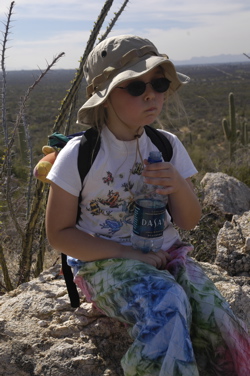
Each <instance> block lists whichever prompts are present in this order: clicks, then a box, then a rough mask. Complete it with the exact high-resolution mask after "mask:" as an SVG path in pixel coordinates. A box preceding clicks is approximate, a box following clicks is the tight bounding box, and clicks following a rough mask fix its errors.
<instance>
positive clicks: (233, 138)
mask: <svg viewBox="0 0 250 376" xmlns="http://www.w3.org/2000/svg"><path fill="white" fill-rule="evenodd" d="M228 99H229V121H228V120H227V119H226V118H224V119H223V120H222V127H223V131H224V135H225V138H226V140H227V141H228V142H229V154H230V160H231V161H232V160H233V158H234V154H235V151H236V147H237V144H236V142H237V138H238V133H239V132H238V131H237V128H236V116H235V105H234V95H233V93H230V94H229V96H228Z"/></svg>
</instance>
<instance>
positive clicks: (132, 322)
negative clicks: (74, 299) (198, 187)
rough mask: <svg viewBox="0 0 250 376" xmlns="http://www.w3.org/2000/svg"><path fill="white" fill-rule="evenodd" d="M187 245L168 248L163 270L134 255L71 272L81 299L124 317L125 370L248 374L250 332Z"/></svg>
mask: <svg viewBox="0 0 250 376" xmlns="http://www.w3.org/2000/svg"><path fill="white" fill-rule="evenodd" d="M191 249H192V247H190V246H186V245H182V246H178V247H172V248H171V249H170V250H168V252H169V253H170V254H171V255H172V257H173V260H172V261H171V262H170V263H169V264H168V268H167V269H168V270H164V271H163V270H157V269H156V268H154V267H153V266H150V265H148V264H145V263H142V262H140V261H136V260H127V259H108V260H100V261H95V262H88V263H86V264H84V265H83V266H81V267H80V269H79V271H78V273H77V274H76V277H75V282H76V284H77V285H78V286H79V287H80V288H81V290H82V291H83V293H84V295H85V296H86V298H87V299H88V301H91V302H93V303H94V304H95V305H96V306H97V307H98V308H99V309H101V310H102V311H103V312H104V313H105V314H106V315H107V316H110V317H114V318H117V319H118V320H120V321H121V322H124V323H126V324H127V328H128V331H129V334H130V336H131V337H132V338H133V344H132V345H131V346H130V348H129V349H128V351H127V353H126V354H125V355H124V357H123V359H122V362H121V364H122V368H123V371H124V375H125V376H156V375H157V376H197V375H200V376H210V375H211V376H213V375H216V376H217V375H221V376H222V375H223V376H236V375H237V376H249V375H250V337H249V335H248V333H247V329H246V328H245V326H244V324H243V322H242V321H241V320H239V319H238V318H237V317H235V315H234V313H233V312H232V310H231V309H230V307H229V304H228V303H227V302H226V300H225V299H224V298H223V297H222V295H221V294H220V292H219V291H218V290H217V288H216V287H215V285H214V284H213V282H212V281H211V280H210V279H209V278H208V277H207V276H206V274H205V273H204V272H203V270H202V268H201V267H200V266H199V265H198V264H197V263H196V262H195V261H194V260H193V259H192V258H190V257H189V256H187V254H188V252H189V251H190V250H191Z"/></svg>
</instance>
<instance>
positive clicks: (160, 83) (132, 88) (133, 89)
mask: <svg viewBox="0 0 250 376" xmlns="http://www.w3.org/2000/svg"><path fill="white" fill-rule="evenodd" d="M148 84H151V85H152V88H153V89H154V90H155V91H156V92H157V93H165V91H167V90H168V88H169V86H170V84H171V81H169V80H168V79H167V78H165V77H161V78H156V79H154V80H152V81H150V82H147V83H146V82H143V81H133V82H130V84H128V86H126V87H118V88H119V89H125V90H127V92H128V93H129V94H130V95H132V96H133V97H139V96H140V95H142V94H143V93H144V92H145V90H146V86H147V85H148Z"/></svg>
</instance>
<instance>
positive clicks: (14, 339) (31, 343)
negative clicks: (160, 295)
mask: <svg viewBox="0 0 250 376" xmlns="http://www.w3.org/2000/svg"><path fill="white" fill-rule="evenodd" d="M201 266H202V267H203V268H204V270H205V272H206V273H207V275H208V276H209V277H210V278H211V279H212V280H213V281H214V283H215V284H216V286H217V287H218V289H219V290H220V291H221V292H222V294H223V295H224V296H225V297H226V298H227V300H228V301H229V303H230V304H231V306H232V308H233V310H234V311H235V313H236V314H237V315H238V316H239V317H240V318H241V319H242V320H244V322H246V324H247V325H248V327H249V328H250V285H247V284H244V282H243V283H242V281H241V284H242V286H241V284H239V283H236V282H235V280H234V279H233V278H232V277H230V276H228V275H227V273H226V271H223V270H221V269H220V268H219V267H218V266H215V265H211V264H209V263H201ZM59 271H60V266H56V267H53V268H51V269H49V270H48V271H46V272H44V273H42V274H41V275H40V277H39V278H37V279H35V280H32V281H31V282H29V283H25V284H23V285H21V286H19V287H18V288H17V289H16V290H14V291H12V292H11V293H9V294H6V295H4V296H2V297H0V317H1V319H0V333H1V335H0V364H1V370H0V375H1V376H13V375H15V376H30V375H33V376H38V375H39V376H46V375H50V376H59V375H60V376H68V375H74V376H122V375H123V373H122V370H121V367H120V359H121V357H122V355H123V354H124V353H125V352H126V350H127V349H128V347H129V344H130V343H131V339H130V338H129V336H128V334H127V331H126V328H125V326H124V325H123V324H121V323H119V322H118V321H116V320H113V319H110V318H108V317H105V316H103V315H102V314H101V313H100V312H99V311H97V310H96V309H94V308H93V306H92V304H90V303H86V302H85V301H84V298H82V303H81V305H80V307H79V308H77V309H75V310H74V309H73V308H71V306H70V303H69V299H68V295H67V291H66V288H65V282H64V280H63V279H62V278H61V277H60V276H59Z"/></svg>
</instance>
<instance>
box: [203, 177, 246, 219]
mask: <svg viewBox="0 0 250 376" xmlns="http://www.w3.org/2000/svg"><path fill="white" fill-rule="evenodd" d="M201 185H202V189H203V205H204V206H206V205H208V206H211V207H214V208H216V209H218V210H220V211H221V212H223V213H225V214H243V213H244V212H245V211H249V210H250V188H249V187H248V186H247V185H246V184H244V183H242V182H240V181H239V180H237V179H235V178H234V177H232V176H228V175H226V174H223V173H221V172H217V173H206V175H205V176H204V178H203V179H202V180H201Z"/></svg>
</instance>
